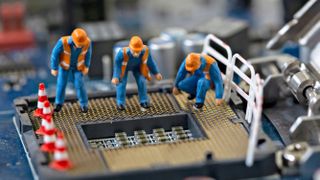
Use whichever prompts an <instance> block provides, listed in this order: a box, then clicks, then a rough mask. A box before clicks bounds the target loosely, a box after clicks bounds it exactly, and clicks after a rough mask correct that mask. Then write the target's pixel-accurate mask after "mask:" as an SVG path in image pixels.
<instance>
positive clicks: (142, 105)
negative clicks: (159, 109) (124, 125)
mask: <svg viewBox="0 0 320 180" xmlns="http://www.w3.org/2000/svg"><path fill="white" fill-rule="evenodd" d="M140 106H141V107H142V108H144V109H148V108H150V104H149V103H147V102H144V103H140Z"/></svg>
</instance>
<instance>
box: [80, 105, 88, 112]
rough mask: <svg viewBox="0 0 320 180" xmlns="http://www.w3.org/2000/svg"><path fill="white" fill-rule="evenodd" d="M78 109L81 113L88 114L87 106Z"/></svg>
mask: <svg viewBox="0 0 320 180" xmlns="http://www.w3.org/2000/svg"><path fill="white" fill-rule="evenodd" d="M80 109H81V112H82V113H87V112H88V106H81V107H80Z"/></svg>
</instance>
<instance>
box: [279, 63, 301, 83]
mask: <svg viewBox="0 0 320 180" xmlns="http://www.w3.org/2000/svg"><path fill="white" fill-rule="evenodd" d="M278 65H279V67H280V68H281V71H282V73H283V75H284V77H285V79H286V80H287V81H288V80H289V79H290V78H291V76H292V75H293V74H296V73H297V72H299V71H301V70H300V62H299V61H298V60H296V59H289V58H288V59H287V60H284V61H281V64H280V63H279V64H278Z"/></svg>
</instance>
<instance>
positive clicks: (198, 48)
mask: <svg viewBox="0 0 320 180" xmlns="http://www.w3.org/2000/svg"><path fill="white" fill-rule="evenodd" d="M205 38H206V37H205V35H204V34H202V33H192V34H187V35H186V36H185V37H184V40H183V42H182V51H183V57H186V56H187V55H188V54H189V53H191V52H194V53H201V52H202V48H203V43H204V40H205Z"/></svg>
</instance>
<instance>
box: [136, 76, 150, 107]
mask: <svg viewBox="0 0 320 180" xmlns="http://www.w3.org/2000/svg"><path fill="white" fill-rule="evenodd" d="M133 76H134V78H135V79H136V82H137V85H138V94H139V99H140V104H142V103H149V99H148V94H147V82H146V78H145V77H144V76H143V75H141V73H140V72H139V71H133Z"/></svg>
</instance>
